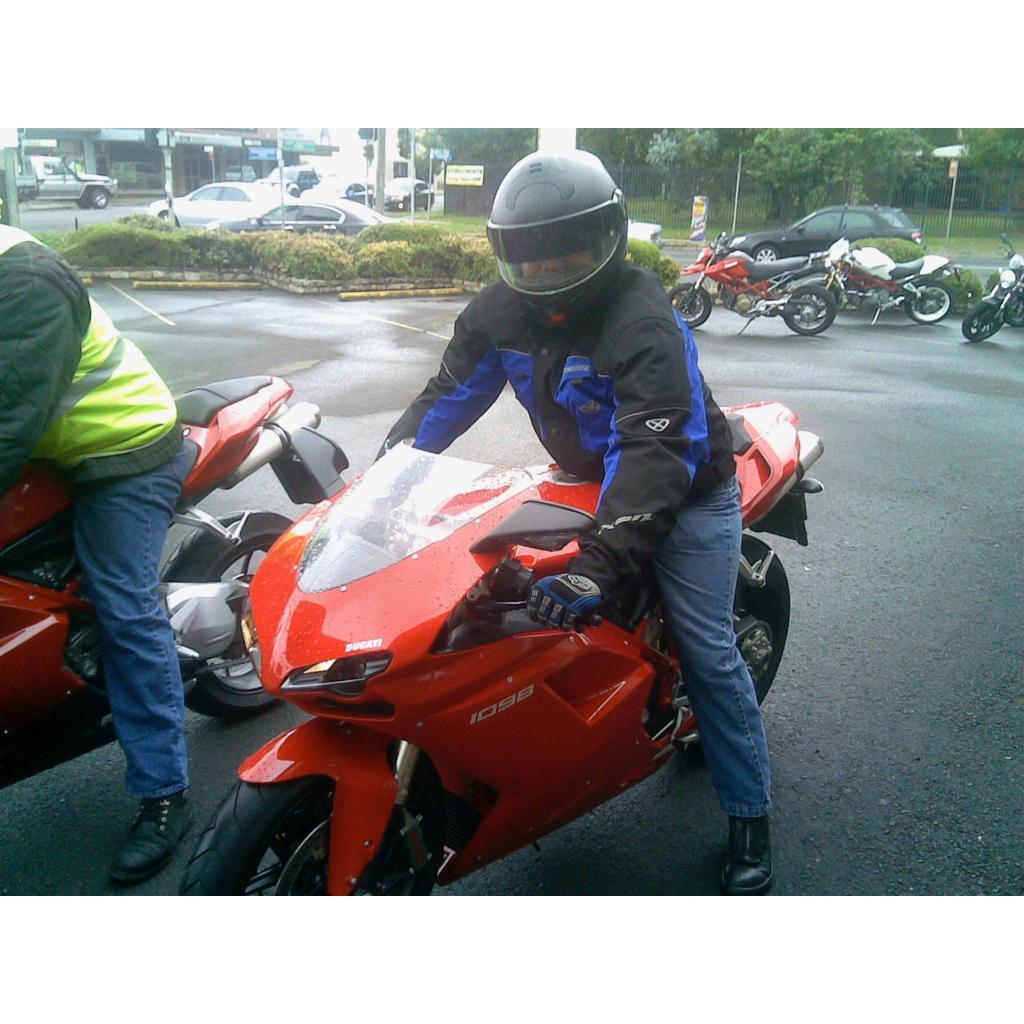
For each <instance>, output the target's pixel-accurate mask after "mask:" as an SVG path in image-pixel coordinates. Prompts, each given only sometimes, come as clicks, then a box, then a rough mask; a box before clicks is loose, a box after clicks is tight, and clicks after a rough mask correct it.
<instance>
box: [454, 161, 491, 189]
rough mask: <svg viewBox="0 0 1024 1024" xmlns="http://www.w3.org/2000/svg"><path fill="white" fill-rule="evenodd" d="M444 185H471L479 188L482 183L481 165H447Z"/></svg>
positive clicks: (482, 172)
mask: <svg viewBox="0 0 1024 1024" xmlns="http://www.w3.org/2000/svg"><path fill="white" fill-rule="evenodd" d="M445 183H446V184H448V185H471V186H474V187H478V188H479V187H481V186H483V183H484V169H483V165H482V164H481V165H480V166H476V165H473V164H449V165H448V170H447V171H446V172H445Z"/></svg>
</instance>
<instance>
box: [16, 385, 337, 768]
mask: <svg viewBox="0 0 1024 1024" xmlns="http://www.w3.org/2000/svg"><path fill="white" fill-rule="evenodd" d="M292 391H293V389H292V386H291V385H290V384H289V383H288V382H287V381H284V380H281V379H280V378H278V377H266V376H264V377H246V378H241V379H237V380H228V381H221V382H219V383H216V384H210V385H208V386H207V387H203V388H198V389H196V390H194V391H190V392H188V393H187V394H185V395H184V396H182V397H181V398H180V399H178V414H179V418H180V420H181V423H182V425H183V427H184V430H185V433H186V441H185V444H186V445H187V446H188V447H189V448H190V449H191V452H192V455H193V458H194V461H193V464H192V468H191V470H190V472H189V474H188V477H187V478H186V480H185V484H184V488H183V494H182V498H181V503H180V505H179V507H178V511H177V513H176V515H175V517H174V520H175V522H176V523H178V524H181V525H183V526H186V527H189V528H190V530H191V532H190V533H189V534H188V535H187V536H186V539H185V540H184V541H183V542H182V543H181V544H180V546H178V548H177V550H176V551H174V553H173V554H172V555H171V556H170V558H169V560H168V561H167V562H166V564H165V566H164V569H163V573H162V576H163V580H164V584H163V586H162V588H161V590H162V599H163V600H164V601H165V603H166V607H167V610H168V614H169V616H170V620H171V625H172V626H173V628H174V630H175V635H176V641H177V645H178V653H179V657H180V659H181V668H182V676H183V678H184V679H185V681H186V688H187V692H186V703H187V704H188V706H189V707H191V708H193V709H194V710H196V711H200V712H202V713H203V714H207V715H213V716H217V717H220V718H239V717H244V716H246V715H251V714H255V713H257V712H259V711H261V710H263V709H264V708H265V707H267V706H269V705H270V704H271V703H273V702H274V701H275V697H274V696H273V695H272V694H269V693H267V692H266V691H265V690H264V689H263V687H262V686H261V684H260V681H259V677H258V675H257V673H256V672H255V671H254V669H253V667H252V664H251V662H250V661H249V658H248V657H247V656H246V651H245V645H244V642H243V639H242V632H241V621H242V618H243V616H244V614H245V612H246V609H247V608H248V591H249V580H250V579H251V576H252V573H253V572H254V571H255V564H256V562H257V561H258V559H259V558H261V557H262V553H264V552H266V551H267V550H269V548H270V546H271V545H272V544H273V543H274V541H275V540H276V539H277V538H278V537H279V536H280V535H281V534H282V533H283V532H284V530H285V529H287V527H288V526H289V520H288V519H286V518H285V517H284V516H280V515H276V514H273V513H271V512H260V511H243V512H235V513H232V514H230V515H227V516H222V517H220V518H215V517H213V516H210V515H208V514H207V513H205V512H203V511H201V510H200V509H198V508H196V503H197V502H198V501H199V500H201V499H202V498H203V497H204V496H206V495H207V494H209V493H210V492H211V491H213V490H214V489H216V488H221V487H223V488H229V487H232V486H234V485H235V484H236V483H238V482H239V481H241V480H243V479H245V477H247V476H249V475H250V474H251V473H254V472H255V471H256V470H257V469H259V468H260V467H261V466H264V465H266V464H267V463H268V462H269V463H270V464H271V465H272V467H273V468H274V471H275V472H276V473H277V475H278V478H279V479H280V480H281V482H282V484H283V486H284V487H285V489H286V491H287V492H288V495H289V497H290V498H291V499H292V500H293V501H296V502H304V503H311V502H316V501H320V500H322V499H324V498H326V497H328V496H330V495H331V494H333V493H335V492H336V491H337V490H338V489H339V488H340V487H341V480H340V477H339V475H338V474H339V473H340V471H341V470H343V469H345V468H346V467H347V465H348V463H347V462H345V461H344V455H343V454H342V453H341V451H340V450H339V449H338V448H337V447H336V446H335V445H334V444H333V442H331V441H329V440H328V439H327V438H325V437H323V436H322V435H320V434H318V433H317V432H316V431H315V430H313V429H312V428H313V427H314V426H316V425H317V424H318V423H319V421H320V410H319V409H318V408H317V407H316V406H315V405H312V404H310V403H308V402H303V403H296V404H295V405H294V406H292V407H291V408H289V407H288V404H287V400H288V398H289V397H290V396H291V394H292ZM113 738H114V733H113V727H112V723H111V717H110V707H109V704H108V702H107V698H106V694H105V691H104V686H103V666H102V661H101V658H100V645H99V629H98V625H97V621H96V616H95V613H94V610H93V608H92V606H91V605H90V603H89V596H88V591H87V588H86V587H85V586H84V585H83V584H82V582H81V580H80V578H79V565H78V561H77V558H76V556H75V551H74V543H73V540H72V534H71V499H70V496H69V495H68V492H67V491H66V490H65V488H64V485H63V483H62V482H61V480H60V479H59V477H58V476H57V475H56V474H54V473H53V472H52V471H51V470H49V469H48V468H47V467H46V466H45V464H43V463H30V464H29V466H28V467H27V468H26V470H25V472H24V473H23V474H22V475H21V477H20V479H19V480H18V482H17V483H16V484H15V485H14V487H12V488H11V489H10V490H9V491H8V492H7V493H6V494H4V495H2V496H0V786H6V785H9V784H10V783H12V782H16V781H18V780H19V779H23V778H26V777H27V776H29V775H32V774H34V773H36V772H39V771H43V770H44V769H46V768H50V767H52V766H54V765H56V764H60V763H62V762H64V761H67V760H70V759H71V758H72V757H76V756H78V755H79V754H82V753H85V752H86V751H88V750H92V749H94V748H95V747H98V746H100V745H102V744H104V743H107V742H109V741H110V740H112V739H113Z"/></svg>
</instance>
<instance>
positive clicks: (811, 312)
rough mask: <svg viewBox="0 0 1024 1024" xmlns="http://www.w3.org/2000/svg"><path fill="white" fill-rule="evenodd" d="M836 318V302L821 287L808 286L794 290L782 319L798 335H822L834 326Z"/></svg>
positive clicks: (827, 291) (828, 292)
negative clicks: (833, 322)
mask: <svg viewBox="0 0 1024 1024" xmlns="http://www.w3.org/2000/svg"><path fill="white" fill-rule="evenodd" d="M835 318H836V300H835V297H834V296H833V295H832V293H831V292H830V291H829V290H828V289H827V288H823V287H822V286H821V285H817V284H807V285H803V286H802V287H800V288H794V289H793V291H792V293H791V294H790V296H789V301H788V302H787V303H786V305H785V307H784V309H783V312H782V319H783V320H785V321H786V326H787V327H788V328H789V329H790V330H791V331H796V333H797V334H804V335H813V334H821V332H822V331H826V330H828V328H829V327H831V326H832V321H833V320H835Z"/></svg>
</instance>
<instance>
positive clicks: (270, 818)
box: [181, 402, 823, 896]
mask: <svg viewBox="0 0 1024 1024" xmlns="http://www.w3.org/2000/svg"><path fill="white" fill-rule="evenodd" d="M727 415H728V417H729V420H730V422H731V424H732V429H733V439H734V450H735V452H736V459H737V466H738V476H739V480H740V484H741V489H742V503H743V520H744V522H745V523H746V525H747V526H749V527H750V528H751V529H753V530H758V531H765V532H771V533H775V534H778V535H780V536H783V537H789V538H792V539H794V540H796V541H798V542H799V543H801V544H806V543H807V533H806V525H805V519H806V501H805V495H806V494H807V493H808V492H817V491H820V490H821V489H822V488H821V484H819V483H818V482H817V481H815V480H812V479H810V478H809V477H807V476H805V472H806V470H807V469H809V468H810V466H811V465H812V464H813V463H814V462H815V461H816V460H817V459H818V457H819V456H820V455H821V453H822V451H823V447H822V444H821V442H820V440H819V439H818V438H817V437H816V436H815V435H814V434H811V433H808V432H804V431H798V430H797V418H796V416H795V415H794V414H793V413H792V412H790V411H789V410H788V409H787V408H785V407H784V406H782V405H780V404H778V403H776V402H763V403H758V404H754V405H748V406H742V407H739V408H736V409H732V410H727ZM598 494H599V485H598V484H595V483H588V482H583V481H580V480H577V479H574V478H572V477H569V476H567V475H566V474H565V473H563V472H561V471H560V470H559V469H558V467H555V466H542V467H539V468H534V469H502V468H496V467H494V466H487V465H482V464H478V463H474V462H466V461H463V460H461V459H455V458H451V457H448V456H444V455H434V454H430V453H428V452H423V451H417V450H415V449H413V448H412V447H410V446H409V445H408V444H402V445H398V446H396V447H395V448H393V449H392V450H391V451H390V452H388V453H387V454H386V455H385V456H384V457H383V458H381V459H380V460H379V461H378V462H377V463H375V464H374V465H373V466H372V467H371V468H370V469H368V470H367V471H366V472H365V473H364V474H363V476H361V477H360V478H359V479H358V480H356V481H355V482H354V483H352V484H351V485H350V486H349V487H348V489H347V490H345V491H344V492H342V493H341V494H340V495H338V496H337V497H336V498H334V499H332V500H331V501H325V502H323V503H321V504H320V505H318V506H317V507H316V508H314V509H312V510H311V511H310V512H309V513H308V514H307V515H306V516H305V517H304V518H303V519H300V520H299V521H298V522H297V523H295V525H294V526H292V528H291V529H290V530H289V531H288V532H287V533H286V534H285V535H284V536H283V537H282V538H281V539H280V540H279V541H278V542H277V543H276V544H275V545H274V547H273V549H272V550H271V551H270V553H269V554H268V555H267V557H266V558H265V560H264V561H263V563H262V565H261V566H260V568H259V570H258V571H257V573H256V576H255V578H254V580H253V582H252V617H251V621H250V622H249V623H248V628H247V636H249V638H250V645H251V647H250V653H251V654H252V656H253V658H254V660H255V661H256V662H257V663H259V664H260V665H261V676H262V679H263V683H264V686H265V687H266V688H267V690H268V691H269V692H271V693H273V694H276V695H278V696H280V697H282V698H284V699H286V700H289V701H291V702H292V703H294V704H295V705H297V706H298V707H299V708H301V709H302V710H303V711H305V712H306V713H307V714H309V715H311V716H313V717H312V718H311V719H310V720H308V721H306V722H304V723H303V724H301V725H299V726H298V727H297V728H294V729H291V730H289V731H287V732H285V733H283V734H282V735H280V736H279V737H277V738H276V739H274V740H272V741H271V742H270V743H268V744H267V745H266V746H264V747H263V749H262V750H260V751H258V752H257V753H255V754H254V755H252V756H251V757H250V758H248V760H246V761H245V762H244V763H243V765H242V766H241V768H240V770H239V775H240V781H239V782H238V783H237V784H236V785H235V787H234V788H233V790H232V791H231V792H230V793H229V795H228V796H227V798H226V799H225V800H224V802H223V804H222V805H221V807H220V809H219V810H218V812H217V813H216V815H215V816H214V819H213V821H212V822H211V823H210V825H209V826H208V827H207V828H206V830H205V831H204V832H203V834H202V835H201V836H200V838H199V842H198V845H197V847H196V849H195V852H194V854H193V856H192V859H191V861H190V863H189V865H188V867H187V868H186V871H185V874H184V878H183V881H182V885H181V892H182V893H184V894H188V895H218V894H220V895H230V894H235V895H243V894H246V895H278V896H282V895H315V894H333V895H423V894H426V893H428V892H430V890H431V888H432V887H433V886H434V884H435V882H437V883H440V884H441V885H445V884H448V883H450V882H453V881H455V880H456V879H458V878H462V877H463V876H465V875H467V874H469V873H470V872H472V871H476V870H477V869H479V868H481V867H483V866H484V865H485V864H488V863H490V862H491V861H494V860H496V859H498V858H500V857H503V856H505V855H506V854H509V853H511V852H512V851H514V850H516V849H519V848H520V847H522V846H524V845H526V844H528V843H531V842H533V841H535V840H536V839H538V838H540V837H541V836H543V835H545V834H546V833H548V832H551V831H552V830H553V829H556V828H558V827H559V826H560V825H563V824H565V823H566V822H568V821H571V820H573V819H574V818H576V817H578V816H579V815H581V814H584V813H585V812H586V811H588V810H590V809H592V808H594V807H596V806H598V805H599V804H601V803H604V802H605V801H607V800H610V799H611V798H612V797H614V796H616V795H618V794H619V793H621V792H622V791H623V790H624V789H626V788H628V787H629V786H632V785H634V784H636V783H638V782H640V781H641V780H642V779H644V778H645V777H647V776H648V775H650V774H651V773H652V772H654V771H657V770H658V769H659V768H660V767H661V766H662V765H664V764H665V763H666V762H667V761H668V760H669V759H670V757H669V755H671V754H672V752H673V750H674V749H676V747H677V746H679V745H685V744H687V743H690V742H694V741H695V740H696V738H697V737H696V731H695V730H696V724H695V720H694V718H693V716H692V714H691V713H690V711H689V704H688V700H687V695H686V682H685V679H684V678H682V676H681V673H680V669H679V665H678V663H677V661H676V658H675V657H674V655H673V652H672V646H671V643H670V642H669V639H668V636H667V632H666V629H665V627H664V624H663V621H662V615H661V611H660V609H659V604H658V594H657V591H656V588H655V587H654V586H653V584H652V583H651V582H650V581H649V580H644V581H638V584H637V586H636V587H635V588H634V590H633V591H632V592H631V593H628V594H620V595H617V596H616V598H615V599H614V600H609V601H606V602H605V603H604V605H602V606H601V608H600V616H601V621H600V622H599V623H596V624H591V625H590V626H589V627H588V628H587V629H586V631H585V632H581V633H576V632H563V631H562V630H560V629H552V628H549V627H546V626H541V625H539V624H538V623H536V622H534V621H532V620H531V619H530V618H529V616H528V615H527V613H526V598H527V594H528V592H529V588H530V583H531V580H532V579H533V578H534V577H535V576H545V575H548V574H552V573H560V572H563V571H565V569H566V564H567V562H568V561H569V559H570V558H572V557H573V555H575V554H576V553H578V550H579V547H578V538H579V537H580V535H581V534H583V533H585V532H587V531H588V530H590V529H592V527H593V526H594V519H593V517H592V515H591V513H593V511H594V510H595V508H596V505H597V501H598ZM742 550H743V557H742V560H741V567H740V573H739V577H738V579H737V585H736V598H735V625H736V633H737V639H738V645H739V648H740V651H741V652H742V654H743V657H744V658H745V659H746V661H747V664H748V665H749V666H750V670H751V673H752V674H753V677H754V681H755V687H756V690H757V695H758V699H759V700H763V699H764V697H765V694H766V693H767V692H768V688H769V686H770V685H771V683H772V680H773V678H774V677H775V673H776V671H777V669H778V667H779V662H780V660H781V658H782V652H783V648H784V646H785V642H786V635H787V631H788V628H789V615H790V601H789V585H788V582H787V579H786V573H785V571H784V570H783V568H782V565H781V563H780V561H779V559H778V558H777V557H776V554H775V552H774V551H773V550H772V548H770V547H769V546H768V545H767V544H766V543H764V542H763V541H762V540H760V539H758V538H755V537H754V536H752V535H751V534H745V535H744V538H743V549H742Z"/></svg>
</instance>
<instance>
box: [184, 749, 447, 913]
mask: <svg viewBox="0 0 1024 1024" xmlns="http://www.w3.org/2000/svg"><path fill="white" fill-rule="evenodd" d="M439 797H440V783H439V782H438V779H437V776H436V774H435V772H434V771H433V768H432V766H430V765H429V763H424V764H422V765H421V768H420V769H418V770H417V773H416V776H415V778H414V779H413V784H412V787H411V789H410V792H409V800H408V803H407V807H408V808H409V813H410V814H411V815H413V816H415V819H416V820H417V821H418V822H419V827H420V828H421V831H422V838H423V841H424V844H425V846H426V849H427V851H428V853H429V857H428V858H427V859H426V861H425V862H424V863H423V865H422V866H421V867H420V868H419V869H418V870H414V871H410V868H409V866H408V863H409V862H408V861H407V860H404V859H403V853H404V850H405V848H404V846H403V845H402V836H401V835H399V829H400V828H401V827H402V826H403V824H404V819H403V817H402V813H401V809H399V808H397V807H396V808H395V810H394V812H393V814H392V818H391V822H390V824H389V825H388V828H387V830H386V832H385V835H384V837H383V841H382V842H381V844H380V850H381V853H380V854H379V855H378V857H377V858H376V859H375V860H374V862H373V863H372V864H371V865H370V866H369V867H368V868H367V875H370V874H372V875H373V876H374V877H375V878H376V879H377V880H378V883H379V884H377V885H375V886H374V887H373V888H366V889H356V891H355V893H354V894H353V895H359V896H375V895H389V896H429V895H430V892H431V890H432V889H433V888H434V883H435V881H436V879H437V872H438V870H439V868H440V865H441V859H442V847H443V845H444V817H443V812H442V809H441V808H442V805H441V802H440V799H439ZM333 806H334V784H333V782H332V781H331V780H330V779H328V778H324V777H322V776H308V777H306V778H301V779H292V780H289V781H287V782H275V783H271V784H269V785H261V786H256V785H253V784H252V783H250V782H237V783H236V784H235V786H234V788H233V789H232V790H231V792H230V793H229V794H228V796H227V797H226V799H225V800H224V802H223V803H222V804H221V806H220V807H219V808H218V810H217V812H216V814H215V815H214V817H213V820H212V821H211V822H210V824H209V825H208V826H207V827H206V829H205V830H204V831H203V833H202V834H201V835H200V837H199V842H198V844H197V846H196V849H195V852H194V853H193V854H192V858H191V860H190V861H189V863H188V866H187V867H186V868H185V874H184V876H183V877H182V880H181V889H180V893H181V895H182V896H326V895H327V873H328V866H329V863H330V832H331V820H332V814H333ZM381 858H384V862H383V863H382V862H381ZM364 877H365V876H364Z"/></svg>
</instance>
